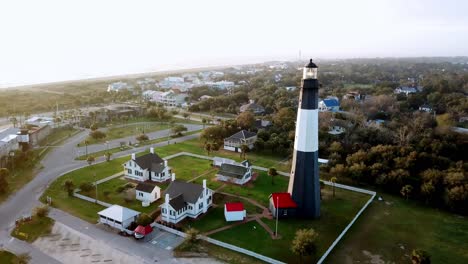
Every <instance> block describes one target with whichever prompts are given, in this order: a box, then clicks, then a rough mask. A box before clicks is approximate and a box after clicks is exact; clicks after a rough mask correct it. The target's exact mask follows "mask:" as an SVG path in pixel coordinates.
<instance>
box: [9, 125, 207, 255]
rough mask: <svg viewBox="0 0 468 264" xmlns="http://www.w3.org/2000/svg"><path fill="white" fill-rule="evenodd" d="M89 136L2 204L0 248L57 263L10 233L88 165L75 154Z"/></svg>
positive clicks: (50, 160) (69, 145) (52, 158)
mask: <svg viewBox="0 0 468 264" xmlns="http://www.w3.org/2000/svg"><path fill="white" fill-rule="evenodd" d="M87 134H88V133H87V132H86V131H83V132H80V133H78V134H76V135H75V136H73V137H71V138H70V139H69V140H67V141H66V142H65V143H64V144H63V145H62V146H60V147H56V148H54V149H53V150H52V151H51V152H49V153H48V154H47V155H46V157H45V158H44V159H43V161H42V165H43V169H41V171H40V172H39V173H38V174H37V175H36V177H35V178H34V179H33V180H32V181H31V182H29V183H28V184H26V185H25V186H24V187H23V188H22V189H20V190H18V191H17V192H16V193H15V194H13V195H12V196H10V198H9V199H8V200H7V201H5V202H4V203H2V204H0V216H1V217H0V246H2V247H5V248H8V249H10V250H12V251H13V252H16V253H23V252H31V256H32V257H33V263H54V261H47V260H48V258H49V257H48V256H47V255H44V254H43V253H41V252H40V251H38V250H37V249H36V248H35V247H33V246H32V245H30V244H27V243H23V242H22V241H19V240H17V239H13V240H12V239H11V237H10V235H9V233H10V232H11V230H12V229H13V227H14V222H15V220H16V219H18V218H19V217H21V216H22V215H28V214H30V212H31V210H32V209H33V208H34V207H35V206H37V205H39V204H40V203H39V201H38V198H39V197H40V195H41V194H42V193H43V192H44V190H45V189H46V188H47V186H48V184H49V183H51V182H52V181H53V180H55V179H56V178H58V177H59V176H61V175H62V174H64V173H66V172H68V171H71V170H75V169H78V168H80V167H84V166H87V163H86V161H76V160H74V158H75V155H74V153H73V150H74V148H75V146H76V145H77V144H78V143H79V142H81V141H82V140H83V139H85V138H86V137H87ZM198 136H199V134H193V135H188V136H183V137H180V138H176V139H172V140H171V141H170V142H171V143H172V144H173V143H175V142H182V141H185V140H190V139H193V138H197V137H198ZM167 144H168V143H167V142H166V141H165V142H160V143H157V144H153V145H148V146H143V147H139V148H135V149H130V150H127V151H122V152H119V153H116V154H114V156H113V157H116V158H118V157H122V156H126V155H129V154H131V153H133V152H140V151H143V150H146V149H148V148H149V147H161V146H165V145H167ZM104 161H105V159H104V157H100V158H98V159H97V162H104Z"/></svg>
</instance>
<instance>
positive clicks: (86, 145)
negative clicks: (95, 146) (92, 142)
mask: <svg viewBox="0 0 468 264" xmlns="http://www.w3.org/2000/svg"><path fill="white" fill-rule="evenodd" d="M84 144H85V151H86V157H88V145H89V140H85V141H84Z"/></svg>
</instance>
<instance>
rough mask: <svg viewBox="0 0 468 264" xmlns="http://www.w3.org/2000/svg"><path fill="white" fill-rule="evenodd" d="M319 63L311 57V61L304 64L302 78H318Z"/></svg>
mask: <svg viewBox="0 0 468 264" xmlns="http://www.w3.org/2000/svg"><path fill="white" fill-rule="evenodd" d="M317 69H318V67H317V65H316V64H315V63H314V62H313V61H312V59H310V62H309V63H308V64H307V65H305V66H304V74H303V75H302V79H304V80H305V79H317Z"/></svg>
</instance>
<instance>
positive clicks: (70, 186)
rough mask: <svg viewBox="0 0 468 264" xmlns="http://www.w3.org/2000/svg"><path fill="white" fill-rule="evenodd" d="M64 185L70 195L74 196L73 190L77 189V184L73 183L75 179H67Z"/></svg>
mask: <svg viewBox="0 0 468 264" xmlns="http://www.w3.org/2000/svg"><path fill="white" fill-rule="evenodd" d="M63 187H64V188H65V190H66V191H67V193H68V196H72V195H73V190H74V189H75V184H73V181H72V180H71V179H68V180H66V181H65V182H64V183H63Z"/></svg>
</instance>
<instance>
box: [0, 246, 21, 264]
mask: <svg viewBox="0 0 468 264" xmlns="http://www.w3.org/2000/svg"><path fill="white" fill-rule="evenodd" d="M0 263H2V264H16V263H18V257H17V256H16V255H15V254H13V253H11V252H8V251H5V250H1V249H0Z"/></svg>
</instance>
